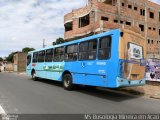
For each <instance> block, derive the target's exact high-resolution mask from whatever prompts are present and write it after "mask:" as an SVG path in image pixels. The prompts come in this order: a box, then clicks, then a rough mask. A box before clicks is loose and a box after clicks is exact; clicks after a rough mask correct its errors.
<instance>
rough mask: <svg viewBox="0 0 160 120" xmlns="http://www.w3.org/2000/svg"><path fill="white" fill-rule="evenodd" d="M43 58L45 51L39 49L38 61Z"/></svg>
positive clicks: (42, 60)
mask: <svg viewBox="0 0 160 120" xmlns="http://www.w3.org/2000/svg"><path fill="white" fill-rule="evenodd" d="M44 58H45V51H44V50H43V51H39V52H38V62H44Z"/></svg>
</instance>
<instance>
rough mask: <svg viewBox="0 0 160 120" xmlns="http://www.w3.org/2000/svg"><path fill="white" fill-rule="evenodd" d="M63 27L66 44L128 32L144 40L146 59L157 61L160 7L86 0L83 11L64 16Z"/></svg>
mask: <svg viewBox="0 0 160 120" xmlns="http://www.w3.org/2000/svg"><path fill="white" fill-rule="evenodd" d="M146 15H147V16H146ZM64 26H65V33H64V38H65V40H67V41H70V40H75V39H76V38H81V37H84V36H89V35H92V34H95V33H100V32H104V31H108V30H110V29H117V28H125V29H129V30H132V31H134V32H137V33H140V34H141V35H142V36H144V37H146V43H147V55H148V58H160V52H159V51H160V49H159V48H160V5H158V4H156V3H153V2H151V1H149V0H88V4H87V5H86V6H85V7H83V8H80V9H76V10H73V11H72V12H70V13H68V14H66V15H65V16H64Z"/></svg>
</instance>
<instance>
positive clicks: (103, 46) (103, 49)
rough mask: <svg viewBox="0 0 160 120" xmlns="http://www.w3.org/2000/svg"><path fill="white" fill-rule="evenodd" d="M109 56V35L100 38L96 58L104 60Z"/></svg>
mask: <svg viewBox="0 0 160 120" xmlns="http://www.w3.org/2000/svg"><path fill="white" fill-rule="evenodd" d="M110 57H111V36H107V37H103V38H100V41H99V49H98V59H99V60H106V59H109V58H110Z"/></svg>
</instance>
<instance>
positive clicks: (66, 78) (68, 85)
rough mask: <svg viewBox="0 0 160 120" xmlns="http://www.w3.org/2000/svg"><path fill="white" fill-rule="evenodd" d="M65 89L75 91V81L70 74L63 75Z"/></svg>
mask: <svg viewBox="0 0 160 120" xmlns="http://www.w3.org/2000/svg"><path fill="white" fill-rule="evenodd" d="M62 80H63V87H64V89H66V90H73V88H74V85H73V80H72V76H71V74H69V73H66V74H64V75H63V78H62Z"/></svg>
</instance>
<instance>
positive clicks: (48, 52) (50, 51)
mask: <svg viewBox="0 0 160 120" xmlns="http://www.w3.org/2000/svg"><path fill="white" fill-rule="evenodd" d="M52 58H53V49H48V50H46V55H45V62H52Z"/></svg>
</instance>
